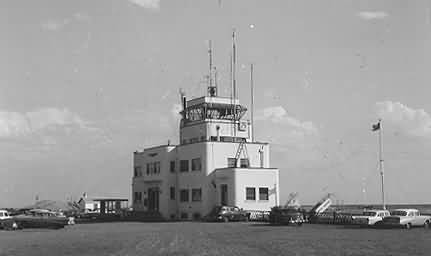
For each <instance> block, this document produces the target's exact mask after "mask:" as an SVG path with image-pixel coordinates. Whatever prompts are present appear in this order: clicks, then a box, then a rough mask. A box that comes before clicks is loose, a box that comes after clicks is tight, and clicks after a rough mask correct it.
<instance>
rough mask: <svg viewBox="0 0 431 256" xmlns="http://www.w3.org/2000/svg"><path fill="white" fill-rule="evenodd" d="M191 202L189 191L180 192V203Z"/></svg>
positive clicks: (182, 190)
mask: <svg viewBox="0 0 431 256" xmlns="http://www.w3.org/2000/svg"><path fill="white" fill-rule="evenodd" d="M188 201H189V190H188V189H181V190H180V202H188Z"/></svg>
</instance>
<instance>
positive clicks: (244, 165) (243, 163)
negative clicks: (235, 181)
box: [240, 158, 250, 168]
mask: <svg viewBox="0 0 431 256" xmlns="http://www.w3.org/2000/svg"><path fill="white" fill-rule="evenodd" d="M240 166H241V168H248V167H250V162H249V160H248V158H241V160H240Z"/></svg>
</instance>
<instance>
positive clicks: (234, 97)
mask: <svg viewBox="0 0 431 256" xmlns="http://www.w3.org/2000/svg"><path fill="white" fill-rule="evenodd" d="M232 87H233V88H232V89H233V121H234V129H233V131H234V137H236V126H235V125H236V119H237V113H236V98H237V95H236V45H235V29H233V31H232Z"/></svg>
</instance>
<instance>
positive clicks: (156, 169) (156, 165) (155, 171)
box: [154, 161, 160, 174]
mask: <svg viewBox="0 0 431 256" xmlns="http://www.w3.org/2000/svg"><path fill="white" fill-rule="evenodd" d="M159 173H160V162H159V161H158V162H155V163H154V174H159Z"/></svg>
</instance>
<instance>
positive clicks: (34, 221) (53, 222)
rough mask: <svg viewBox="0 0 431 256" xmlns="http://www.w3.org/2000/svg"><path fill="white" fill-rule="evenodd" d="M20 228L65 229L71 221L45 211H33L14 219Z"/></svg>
mask: <svg viewBox="0 0 431 256" xmlns="http://www.w3.org/2000/svg"><path fill="white" fill-rule="evenodd" d="M13 219H14V220H15V222H16V223H17V224H18V227H19V228H52V229H59V228H64V226H66V225H67V223H68V221H69V219H68V218H66V217H64V216H60V217H59V216H56V213H54V212H51V211H49V210H45V209H32V210H29V211H26V212H24V213H23V214H19V215H16V216H14V217H13Z"/></svg>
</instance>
